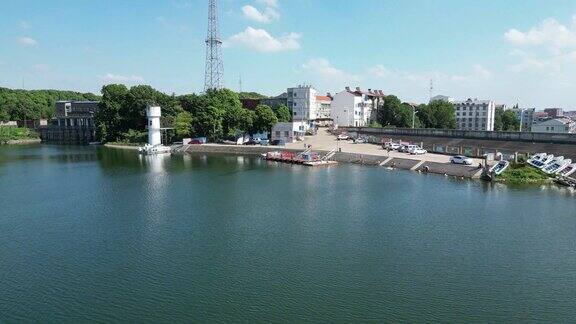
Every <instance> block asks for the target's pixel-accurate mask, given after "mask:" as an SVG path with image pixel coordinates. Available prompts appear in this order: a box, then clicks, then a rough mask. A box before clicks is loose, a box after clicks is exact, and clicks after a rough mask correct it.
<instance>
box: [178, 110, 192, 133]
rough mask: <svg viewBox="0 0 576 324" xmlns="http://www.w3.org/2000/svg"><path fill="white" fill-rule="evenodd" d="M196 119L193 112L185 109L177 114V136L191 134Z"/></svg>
mask: <svg viewBox="0 0 576 324" xmlns="http://www.w3.org/2000/svg"><path fill="white" fill-rule="evenodd" d="M193 121H194V119H193V118H192V114H191V113H189V112H187V111H183V112H181V113H179V114H178V115H176V117H175V118H174V124H173V127H174V131H175V132H176V136H178V137H186V136H190V134H191V133H192V122H193Z"/></svg>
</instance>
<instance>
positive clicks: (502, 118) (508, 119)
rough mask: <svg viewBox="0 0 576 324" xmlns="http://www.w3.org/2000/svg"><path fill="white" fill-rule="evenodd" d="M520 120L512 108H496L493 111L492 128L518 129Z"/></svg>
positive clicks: (499, 129)
mask: <svg viewBox="0 0 576 324" xmlns="http://www.w3.org/2000/svg"><path fill="white" fill-rule="evenodd" d="M519 129H520V121H519V120H518V118H516V113H514V111H512V110H504V109H502V108H497V109H496V111H495V112H494V130H498V131H518V130H519Z"/></svg>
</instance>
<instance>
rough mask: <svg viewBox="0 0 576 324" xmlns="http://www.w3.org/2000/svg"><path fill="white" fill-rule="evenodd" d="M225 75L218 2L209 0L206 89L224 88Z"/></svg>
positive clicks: (205, 72)
mask: <svg viewBox="0 0 576 324" xmlns="http://www.w3.org/2000/svg"><path fill="white" fill-rule="evenodd" d="M223 77H224V65H223V63H222V39H220V28H219V23H218V4H217V0H209V4H208V36H207V37H206V69H205V71H204V91H208V90H218V89H222V83H223V81H224V80H223Z"/></svg>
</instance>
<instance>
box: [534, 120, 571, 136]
mask: <svg viewBox="0 0 576 324" xmlns="http://www.w3.org/2000/svg"><path fill="white" fill-rule="evenodd" d="M532 132H534V133H576V122H574V121H573V120H572V119H570V118H553V119H548V120H545V121H543V122H539V123H536V124H534V125H532Z"/></svg>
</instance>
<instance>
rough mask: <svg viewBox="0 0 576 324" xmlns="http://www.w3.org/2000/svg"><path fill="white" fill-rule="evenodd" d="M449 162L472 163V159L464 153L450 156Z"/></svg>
mask: <svg viewBox="0 0 576 324" xmlns="http://www.w3.org/2000/svg"><path fill="white" fill-rule="evenodd" d="M450 163H453V164H464V165H472V163H473V161H472V159H471V158H469V157H466V156H464V155H454V156H452V157H450Z"/></svg>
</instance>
